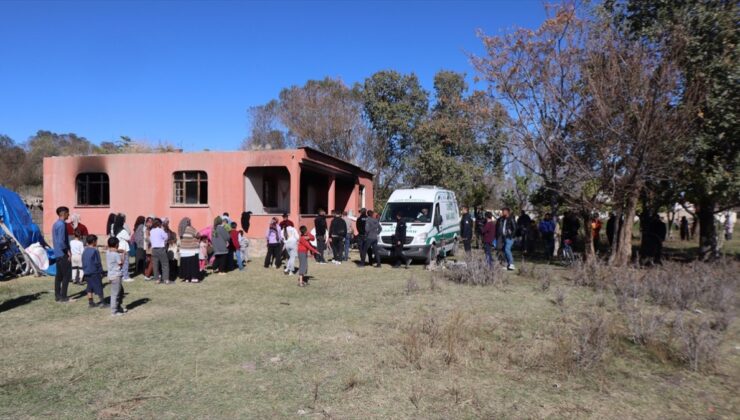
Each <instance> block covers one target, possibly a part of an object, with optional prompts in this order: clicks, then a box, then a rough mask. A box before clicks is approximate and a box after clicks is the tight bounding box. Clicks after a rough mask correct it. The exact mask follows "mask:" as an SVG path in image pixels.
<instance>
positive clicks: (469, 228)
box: [460, 206, 474, 258]
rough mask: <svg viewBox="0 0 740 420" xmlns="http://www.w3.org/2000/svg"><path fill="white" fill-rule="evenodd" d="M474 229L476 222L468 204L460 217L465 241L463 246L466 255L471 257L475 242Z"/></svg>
mask: <svg viewBox="0 0 740 420" xmlns="http://www.w3.org/2000/svg"><path fill="white" fill-rule="evenodd" d="M473 229H474V222H473V218H472V217H471V216H470V211H469V209H468V206H463V208H462V217H461V218H460V237H461V238H462V241H463V248H464V249H465V256H467V257H468V258H470V256H471V255H472V252H473V251H472V242H473Z"/></svg>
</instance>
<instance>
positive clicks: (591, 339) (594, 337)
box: [570, 312, 611, 370]
mask: <svg viewBox="0 0 740 420" xmlns="http://www.w3.org/2000/svg"><path fill="white" fill-rule="evenodd" d="M610 330H611V320H610V319H609V318H608V317H607V316H606V315H605V314H604V313H602V312H598V313H586V314H583V316H582V317H581V321H580V322H579V323H578V324H577V325H576V326H574V327H572V328H571V332H570V336H571V348H572V353H573V362H574V364H575V366H576V367H577V368H578V369H583V370H588V369H591V368H593V367H595V366H597V365H598V364H599V363H601V361H602V360H603V359H604V356H605V355H606V354H607V352H608V351H609V339H610Z"/></svg>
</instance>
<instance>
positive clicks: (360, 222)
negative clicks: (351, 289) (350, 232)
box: [355, 209, 367, 266]
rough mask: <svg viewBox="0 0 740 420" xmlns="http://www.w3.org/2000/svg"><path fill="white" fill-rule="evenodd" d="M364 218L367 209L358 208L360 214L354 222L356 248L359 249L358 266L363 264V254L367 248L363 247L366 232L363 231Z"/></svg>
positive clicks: (365, 218)
mask: <svg viewBox="0 0 740 420" xmlns="http://www.w3.org/2000/svg"><path fill="white" fill-rule="evenodd" d="M366 220H367V210H366V209H360V216H359V217H358V218H357V221H356V222H355V228H356V229H357V248H358V249H359V250H360V266H363V265H365V256H366V255H367V248H365V245H366V244H365V241H366V240H367V234H366V233H365V227H366V224H367V222H366Z"/></svg>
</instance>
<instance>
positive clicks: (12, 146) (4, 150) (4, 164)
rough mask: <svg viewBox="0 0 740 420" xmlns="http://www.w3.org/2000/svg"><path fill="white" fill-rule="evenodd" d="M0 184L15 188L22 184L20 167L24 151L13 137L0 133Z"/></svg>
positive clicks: (22, 162) (22, 163)
mask: <svg viewBox="0 0 740 420" xmlns="http://www.w3.org/2000/svg"><path fill="white" fill-rule="evenodd" d="M0 156H1V157H2V158H0V184H2V185H3V186H5V187H6V188H9V189H12V190H17V189H18V187H20V186H21V185H22V176H21V175H22V168H23V167H24V163H25V158H26V153H25V151H24V150H23V148H22V147H20V146H19V145H17V144H16V143H15V142H14V141H13V139H11V138H10V137H8V136H6V135H0Z"/></svg>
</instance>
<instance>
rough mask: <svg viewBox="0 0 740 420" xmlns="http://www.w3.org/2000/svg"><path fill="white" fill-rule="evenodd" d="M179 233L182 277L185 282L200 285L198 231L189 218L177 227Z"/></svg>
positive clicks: (185, 218)
mask: <svg viewBox="0 0 740 420" xmlns="http://www.w3.org/2000/svg"><path fill="white" fill-rule="evenodd" d="M177 233H178V235H179V236H180V277H181V278H182V280H183V281H185V282H189V283H198V282H199V281H200V280H201V278H200V269H199V267H198V255H199V253H200V243H199V241H198V231H197V230H195V228H194V227H193V225H192V224H191V221H190V218H189V217H183V218H182V220H180V224H179V225H178V227H177Z"/></svg>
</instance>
